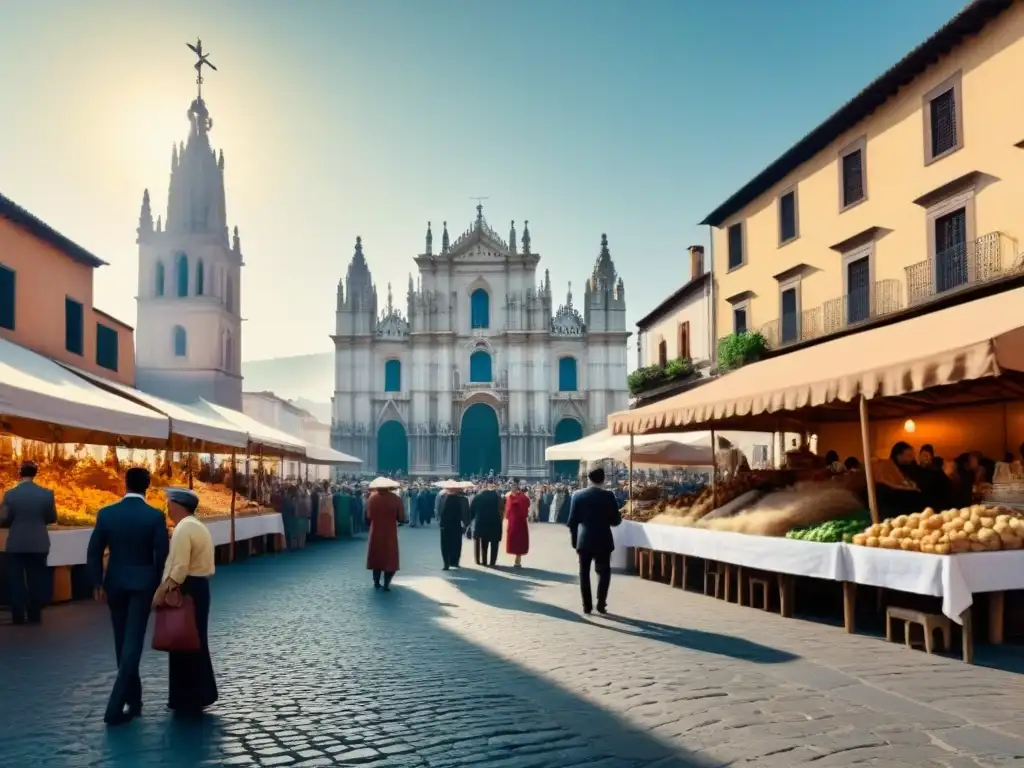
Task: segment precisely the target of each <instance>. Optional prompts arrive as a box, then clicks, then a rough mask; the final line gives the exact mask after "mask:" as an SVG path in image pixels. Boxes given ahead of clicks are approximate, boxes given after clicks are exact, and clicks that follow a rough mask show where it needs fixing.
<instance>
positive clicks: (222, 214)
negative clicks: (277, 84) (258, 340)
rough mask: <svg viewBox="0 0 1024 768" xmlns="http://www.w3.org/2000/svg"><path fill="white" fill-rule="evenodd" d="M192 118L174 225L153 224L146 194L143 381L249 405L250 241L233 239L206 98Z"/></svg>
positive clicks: (140, 341)
mask: <svg viewBox="0 0 1024 768" xmlns="http://www.w3.org/2000/svg"><path fill="white" fill-rule="evenodd" d="M188 119H189V124H190V131H189V135H188V141H187V142H182V143H181V145H180V146H177V147H174V148H173V149H172V152H171V183H170V188H169V191H168V196H167V218H166V221H165V220H164V219H163V218H162V217H160V216H158V217H157V218H156V222H155V223H154V221H153V211H152V207H151V204H150V199H149V190H148V189H147V190H146V191H145V192H144V193H143V196H142V210H141V213H140V214H139V228H138V244H139V288H138V291H139V292H138V294H137V295H138V319H137V321H136V329H135V338H136V352H135V355H136V362H135V382H136V386H137V387H138V388H139V389H141V390H142V391H144V392H149V393H151V394H154V395H157V396H159V397H164V398H167V399H169V400H175V401H178V402H192V401H194V400H195V399H196V398H198V397H203V398H205V399H207V400H209V401H211V402H214V403H218V404H220V405H224V406H227V407H228V408H233V409H235V410H238V411H240V410H242V374H241V355H240V348H241V334H242V317H241V315H240V313H239V297H240V287H241V286H240V283H241V275H242V266H243V264H242V247H241V243H240V241H239V236H238V227H235V229H234V233H233V236H231V237H229V235H228V225H227V214H226V206H225V200H224V153H223V152H220V153H216V152H215V151H214V150H213V147H211V146H210V130H211V129H212V128H213V120H212V119H211V118H210V113H209V111H208V110H207V107H206V103H205V102H204V101H203V99H202V97H201V96H199V97H197V98H196V99H195V100H194V101H193V102H192V104H191V106H190V107H189V110H188Z"/></svg>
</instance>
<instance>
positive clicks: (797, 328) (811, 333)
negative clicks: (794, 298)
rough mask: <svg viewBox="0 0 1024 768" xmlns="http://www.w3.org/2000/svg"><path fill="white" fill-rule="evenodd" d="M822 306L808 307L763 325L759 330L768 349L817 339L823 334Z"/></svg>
mask: <svg viewBox="0 0 1024 768" xmlns="http://www.w3.org/2000/svg"><path fill="white" fill-rule="evenodd" d="M821 310H822V308H821V307H815V308H814V309H806V310H804V311H803V312H796V313H793V314H791V315H783V316H782V317H781V318H780V319H778V320H773V321H772V322H770V323H765V324H764V325H762V326H761V327H760V328H759V329H758V332H759V333H760V334H761V335H762V336H764V340H765V342H766V343H767V345H768V349H782V348H783V347H787V346H789V345H790V344H797V343H799V342H801V341H809V340H810V339H816V338H818V337H819V336H821V335H822V323H821V314H822V313H821Z"/></svg>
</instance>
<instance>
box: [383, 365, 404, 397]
mask: <svg viewBox="0 0 1024 768" xmlns="http://www.w3.org/2000/svg"><path fill="white" fill-rule="evenodd" d="M384 391H385V392H401V391H402V361H401V360H388V361H386V362H385V363H384Z"/></svg>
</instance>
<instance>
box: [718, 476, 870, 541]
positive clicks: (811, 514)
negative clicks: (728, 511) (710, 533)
mask: <svg viewBox="0 0 1024 768" xmlns="http://www.w3.org/2000/svg"><path fill="white" fill-rule="evenodd" d="M863 506H864V502H863V501H861V500H860V499H859V498H858V497H857V495H856V494H855V493H853V492H852V491H850V490H848V489H847V488H845V487H843V486H842V485H841V484H838V483H833V482H830V481H825V482H810V483H797V484H796V485H794V486H792V487H790V488H786V489H785V490H781V491H775V492H774V493H769V494H767V495H766V496H763V497H762V498H761V499H760V500H758V501H756V502H755V503H754V504H753V505H751V506H750V507H748V508H747V509H746V510H744V511H742V512H740V513H739V514H737V515H734V516H732V517H726V518H719V519H711V520H705V521H701V522H700V523H699V524H698V527H700V528H707V529H710V530H714V531H732V532H734V533H747V534H752V535H756V536H785V535H786V533H788V532H789V531H791V530H793V529H794V528H800V527H803V526H811V525H818V524H820V523H825V522H828V521H829V520H835V519H837V518H842V517H846V516H848V515H851V514H853V513H854V512H856V511H857V510H859V509H861V508H862V507H863Z"/></svg>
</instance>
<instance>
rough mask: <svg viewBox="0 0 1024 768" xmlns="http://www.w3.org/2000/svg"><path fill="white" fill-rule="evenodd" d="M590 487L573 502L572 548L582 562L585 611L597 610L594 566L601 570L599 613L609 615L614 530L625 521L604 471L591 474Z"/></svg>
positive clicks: (578, 494)
mask: <svg viewBox="0 0 1024 768" xmlns="http://www.w3.org/2000/svg"><path fill="white" fill-rule="evenodd" d="M587 477H588V478H589V480H590V486H589V487H587V488H582V489H580V490H578V491H576V492H575V493H574V494H573V495H572V501H570V503H569V522H568V525H569V532H570V534H571V535H572V547H573V549H575V550H576V553H577V555H578V556H579V559H580V595H581V596H582V597H583V612H584V613H590V612H591V610H593V598H592V597H591V593H590V565H591V563H593V565H594V570H595V571H597V612H598V613H608V587H610V586H611V582H612V564H611V559H612V552H614V551H615V540H614V539H613V538H612V528H613V527H614V526H616V525H618V524H619V523H621V522H622V513H621V512H620V511H619V505H618V502H617V501H616V500H615V494H614V493H612V492H611V491H608V490H605V489H604V488H603V487H602V486H603V485H604V470H603V469H601V467H598V468H597V469H595V470H593V471H591V472H590V473H589V474H588V475H587Z"/></svg>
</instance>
